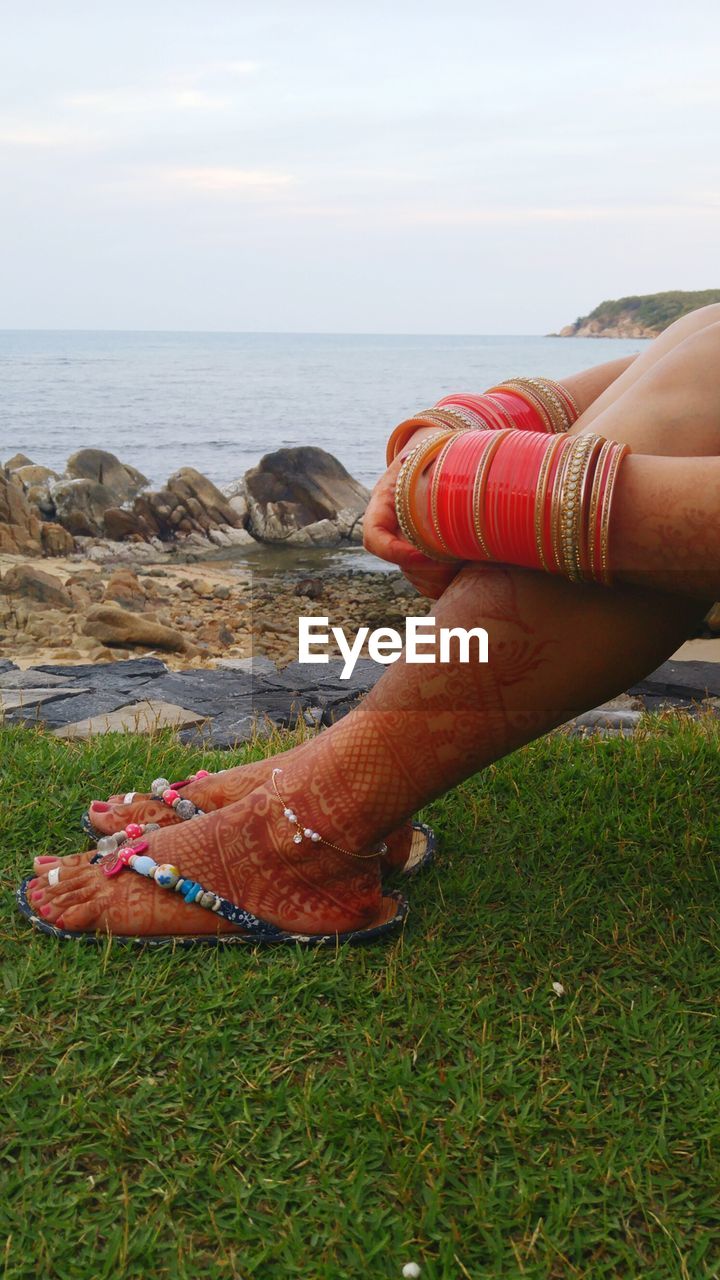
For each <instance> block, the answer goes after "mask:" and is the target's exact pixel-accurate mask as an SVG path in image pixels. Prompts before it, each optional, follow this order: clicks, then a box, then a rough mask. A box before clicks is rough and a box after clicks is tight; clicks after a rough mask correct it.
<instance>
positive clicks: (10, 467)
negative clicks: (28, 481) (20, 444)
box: [5, 453, 35, 474]
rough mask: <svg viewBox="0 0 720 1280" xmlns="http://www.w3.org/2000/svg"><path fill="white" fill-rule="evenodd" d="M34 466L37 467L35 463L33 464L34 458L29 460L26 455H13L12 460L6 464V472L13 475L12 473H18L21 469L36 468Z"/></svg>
mask: <svg viewBox="0 0 720 1280" xmlns="http://www.w3.org/2000/svg"><path fill="white" fill-rule="evenodd" d="M34 466H35V463H34V462H33V460H32V458H28V456H27V454H26V453H16V454H14V455H13V457H12V458H9V459H8V461H7V462H6V463H5V470H6V471H7V472H8V473H9V474H12V472H14V471H17V470H18V468H19V467H34Z"/></svg>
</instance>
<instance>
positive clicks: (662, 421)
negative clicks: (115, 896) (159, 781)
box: [91, 306, 720, 859]
mask: <svg viewBox="0 0 720 1280" xmlns="http://www.w3.org/2000/svg"><path fill="white" fill-rule="evenodd" d="M719 324H720V306H709V307H701V308H700V309H699V310H697V311H693V312H692V313H691V314H690V315H687V316H684V317H683V318H682V319H681V320H677V321H676V322H675V323H674V324H672V325H670V327H669V328H668V329H666V330H665V332H664V333H662V334H661V335H660V336H659V337H658V338H656V339H655V341H654V342H652V343H649V344H648V345H647V347H646V348H645V350H644V351H642V352H641V354H640V355H639V356H638V357H637V358H636V359H635V360H634V361H633V363H632V365H630V367H629V368H628V369H626V371H625V372H624V373H622V374H621V375H620V376H619V377H617V378H615V379H614V381H613V382H612V383H611V384H610V386H608V387H607V390H606V391H604V392H603V393H602V394H601V395H600V397H599V398H597V392H598V385H597V384H596V381H595V379H596V375H597V372H598V371H597V370H594V369H588V370H586V371H584V372H583V373H579V374H572V375H570V376H569V377H567V378H565V379H563V382H564V384H565V385H566V386H567V388H568V390H570V391H571V393H572V394H573V395H574V396H575V397H576V399H578V401H579V403H580V404H581V405H588V404H590V401H593V403H591V404H590V407H589V408H587V409H586V410H585V412H584V413H583V414H582V415H581V417H580V419H579V420H578V422H577V423H576V425H575V427H574V429H573V431H574V432H578V431H582V430H586V429H589V428H590V424H592V429H593V430H600V428H599V427H598V425H597V418H598V415H599V413H600V412H601V411H602V412H604V413H605V414H609V413H610V414H611V416H610V417H609V418H607V419H606V418H605V417H604V418H603V428H602V434H605V435H613V432H614V433H615V435H614V438H617V439H624V436H623V435H622V431H623V430H624V424H625V422H626V420H627V417H628V412H630V413H631V414H632V417H633V447H634V449H635V450H636V451H638V452H647V453H662V454H668V455H673V454H675V455H679V454H683V455H686V456H687V455H690V454H696V455H703V454H708V453H713V452H716V451H717V448H718V443H717V442H718V440H720V431H718V428H717V424H713V423H710V424H705V423H704V422H703V421H701V417H702V414H703V413H704V412H706V407H707V401H708V389H707V381H708V378H707V362H708V360H709V361H710V362H711V363H712V364H713V365H714V366H715V367H716V368H717V369H718V378H717V383H718V399H717V404H718V405H720V342H718V339H717V333H718V325H719ZM711 326H714V331H713V334H712V335H709V341H708V342H707V343H700V344H696V345H695V347H694V348H692V347H690V346H688V345H685V346H684V345H683V344H686V343H687V339H689V338H692V337H694V336H695V335H698V334H701V333H702V332H703V331H704V330H706V329H708V328H709V327H711ZM681 347H682V348H683V349H682V350H679V348H681ZM671 354H672V356H673V359H672V360H669V359H668V357H669V356H670V355H671ZM661 361H662V362H663V370H662V373H661V372H660V371H659V370H658V369H657V368H656V366H657V365H658V364H659V363H660V362H661ZM699 365H700V366H703V367H705V368H706V372H705V375H704V376H702V377H700V378H699V379H698V378H697V376H696V372H695V370H696V368H697V367H698V366H699ZM609 367H610V366H602V367H601V370H606V369H607V368H609ZM651 373H652V379H650V378H649V377H648V375H650V374H651ZM607 376H608V375H607V373H606V372H605V373H603V374H602V385H605V384H606V382H607ZM643 379H646V380H647V386H646V387H645V384H643V387H644V390H643V399H642V401H639V400H638V399H637V397H634V398H633V400H632V401H631V402H630V403H629V404H628V405H626V404H625V403H624V400H625V396H626V395H627V394H628V393H629V392H630V391H631V390H632V389H633V388H634V387H635V386H636V385H637V384H638V383H640V382H641V381H642V380H643ZM680 383H683V384H684V385H683V386H680ZM663 387H665V388H666V391H663ZM663 396H667V397H668V398H667V400H666V405H665V407H664V410H663V413H662V414H661V415H660V416H658V400H659V399H660V398H662V397H663ZM603 406H604V408H603ZM611 411H612V412H611ZM680 422H682V424H683V425H682V429H680V427H679V425H678V424H679V423H680ZM618 433H619V434H618ZM308 745H309V744H308V743H305V744H302V745H301V746H300V747H297V748H294V749H293V750H294V751H301V750H305V749H306V748H307V746H308ZM286 758H289V757H288V756H287V753H286ZM276 763H277V761H276V759H275V758H274V757H273V758H271V759H268V760H260V761H257V762H255V763H253V764H249V765H238V766H235V767H234V768H231V769H228V770H227V772H225V773H223V774H222V775H215V776H213V777H210V778H205V779H202V780H200V781H198V782H196V783H193V784H191V785H190V786H189V787H187V788H186V789H185V790H184V792H183V794H184V795H186V796H187V798H188V799H189V800H192V801H193V803H194V804H197V805H198V806H199V807H200V808H201V809H204V810H205V811H206V812H212V811H213V810H215V809H219V808H221V807H223V806H224V805H228V804H233V803H235V802H236V801H238V800H241V799H242V798H243V797H244V796H246V795H248V794H249V793H250V792H251V791H254V789H255V787H257V786H259V785H260V784H261V783H262V782H264V781H266V780H267V779H268V777H269V776H270V773H271V771H272V768H273V767H274V765H275V764H276ZM108 803H109V808H108V807H106V805H107V804H108ZM91 819H92V822H93V825H94V826H95V827H96V828H97V830H99V831H101V832H105V833H110V832H114V831H120V830H122V828H123V827H125V826H126V824H127V823H128V822H157V821H158V820H160V821H162V822H163V823H164V824H165V823H167V824H168V825H169V824H170V823H171V822H173V821H174V820H175V819H174V818H173V816H172V815H171V814H170V813H169V811H168V810H167V809H166V808H165V806H164V805H162V804H160V803H159V802H158V801H155V800H152V799H150V798H149V797H148V796H147V795H140V796H138V797H137V798H136V799H135V800H134V801H133V802H132V804H129V805H126V804H124V803H123V799H122V797H121V796H111V797H110V801H109V802H103V801H99V802H98V801H93V803H92V805H91ZM408 839H409V834H408V832H407V830H406V831H405V832H404V833H403V834H401V835H399V837H398V838H397V840H396V842H395V844H396V853H397V857H398V858H399V859H401V858H402V853H403V849H404V845H405V844H407V841H408Z"/></svg>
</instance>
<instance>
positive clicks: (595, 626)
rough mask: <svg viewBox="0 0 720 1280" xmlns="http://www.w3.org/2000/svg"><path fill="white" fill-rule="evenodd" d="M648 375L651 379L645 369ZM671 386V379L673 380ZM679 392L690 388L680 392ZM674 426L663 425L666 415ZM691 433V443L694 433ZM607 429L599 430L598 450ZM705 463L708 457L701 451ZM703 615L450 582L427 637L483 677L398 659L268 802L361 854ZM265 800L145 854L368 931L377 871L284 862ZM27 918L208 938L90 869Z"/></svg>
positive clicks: (466, 574)
mask: <svg viewBox="0 0 720 1280" xmlns="http://www.w3.org/2000/svg"><path fill="white" fill-rule="evenodd" d="M658 370H659V366H658ZM676 372H677V374H678V376H679V377H680V378H681V379H682V374H683V369H682V365H681V366H680V368H679V369H678V370H677V371H676ZM686 385H687V384H686ZM667 405H668V400H667V387H666V382H665V378H664V375H663V374H661V373H659V372H658V373H656V375H655V381H654V382H652V381H650V374H648V379H642V380H639V381H638V383H637V385H636V387H635V388H634V389H633V390H630V391H628V392H627V394H626V395H625V396H624V397H623V410H622V413H620V414H619V417H618V416H617V415H616V421H615V423H614V427H615V431H616V434H620V435H621V436H622V438H623V439H627V440H628V441H629V442H630V443H631V444H633V443H634V432H635V419H636V418H637V422H638V424H639V425H638V434H642V433H644V432H645V431H646V424H647V423H648V422H649V421H652V422H654V424H655V427H656V429H657V430H658V431H659V432H660V434H661V435H662V432H663V431H664V430H665V429H666V427H667V425H668V423H667V421H666V412H667ZM672 412H673V416H672V419H671V421H672V423H673V424H675V423H676V422H677V418H676V417H675V416H674V415H675V406H674V405H673V409H672ZM700 425H701V429H702V431H703V432H704V431H705V419H704V418H703V419H702V422H701V424H700ZM612 426H613V423H612V422H611V421H610V419H609V416H608V420H607V422H606V421H605V418H603V419H602V420H600V421H598V422H597V423H596V429H597V430H598V431H601V432H605V433H606V434H609V435H612V434H613V432H612V430H611V427H612ZM715 447H716V444H715ZM702 612H703V606H701V607H699V606H698V604H697V602H695V603H693V602H691V601H688V600H683V599H681V598H679V597H676V596H672V595H666V594H661V593H658V592H656V591H647V590H640V589H636V588H622V587H621V588H618V589H612V590H608V589H606V588H602V587H596V586H592V585H583V586H577V585H573V584H570V583H568V582H566V581H564V580H561V579H557V578H551V577H547V576H545V575H543V574H540V573H535V572H532V571H528V570H514V569H507V568H503V567H499V566H471V567H467V568H465V569H463V570H462V571H461V572H460V573H459V574H458V576H457V577H456V579H455V580H454V582H453V583H452V584H451V586H450V587H449V588H448V590H447V591H446V592H445V594H444V595H443V597H442V599H441V600H440V601H439V602H438V605H437V608H436V612H435V617H436V622H437V625H438V626H445V627H450V628H453V627H463V628H465V629H470V628H472V627H478V626H482V627H485V628H486V630H487V631H488V635H489V659H490V660H489V663H488V664H487V665H481V664H478V663H473V662H470V663H460V662H451V663H446V664H442V665H436V666H434V667H430V666H425V665H423V666H419V665H413V664H410V663H408V662H406V661H405V659H404V658H403V659H401V660H400V661H399V662H398V663H396V664H395V665H394V666H392V667H390V668H388V670H387V672H386V673H385V674H384V676H383V677H382V679H381V680H380V681H379V682H378V684H377V686H376V687H375V689H374V691H373V692H372V694H370V695H369V697H368V698H367V699H366V700H365V702H364V703H363V704H362V706H361V707H360V708H358V709H357V710H356V711H355V712H353V713H352V714H351V715H349V716H347V717H346V718H345V719H344V720H343V721H341V722H340V723H339V724H338V725H337V726H335V727H334V729H333V730H332V732H328V733H324V734H320V735H319V736H318V737H317V738H316V739H315V740H314V741H313V742H312V743H311V744H309V745H308V747H307V748H306V749H305V750H304V751H303V752H302V753H297V754H296V755H295V756H294V758H292V759H288V760H287V763H286V764H285V765H284V767H283V773H282V775H281V783H282V794H283V796H284V799H285V800H286V801H287V802H289V803H290V804H291V805H292V807H293V809H294V810H295V812H296V813H297V814H298V815H299V816H300V818H301V820H302V821H304V822H306V823H307V824H308V826H310V827H313V828H314V829H316V830H318V831H320V832H321V833H322V834H323V835H324V836H327V837H328V839H330V840H333V841H334V842H335V843H336V844H338V845H341V846H342V847H343V848H345V849H350V850H354V851H359V850H362V849H367V848H368V847H369V846H371V845H372V842H373V841H374V840H376V839H378V838H379V837H381V836H382V835H383V833H384V832H386V831H388V830H390V829H392V828H393V827H394V826H396V825H397V824H398V823H399V822H401V821H403V819H405V818H406V817H407V816H408V815H409V814H411V813H413V812H414V811H415V810H416V809H417V808H418V807H420V806H421V805H422V804H424V803H426V802H427V801H428V800H430V799H431V798H432V797H434V796H436V795H438V794H440V793H442V792H443V791H446V790H447V789H448V788H449V787H451V786H453V785H454V784H455V783H457V782H459V781H461V780H462V779H463V778H466V777H467V776H468V775H470V774H472V773H474V772H476V771H477V770H478V769H479V768H481V767H482V766H483V765H485V764H487V763H489V762H490V761H492V760H494V759H497V758H498V757H499V756H501V755H504V754H506V753H507V752H508V751H511V750H514V749H515V748H516V747H518V746H520V745H522V744H523V743H525V742H528V741H530V740H531V739H533V738H535V737H537V736H539V735H540V734H542V733H545V732H547V731H548V730H549V729H551V728H553V727H554V726H556V725H558V724H560V723H562V722H563V721H565V720H566V719H568V718H569V717H570V716H572V715H574V714H576V713H578V712H579V711H582V710H585V709H587V708H588V707H592V706H595V705H597V704H598V703H599V702H601V701H603V700H605V699H606V698H608V697H610V696H612V695H613V694H616V693H618V692H620V691H622V690H624V689H625V688H627V686H628V685H629V684H631V683H633V682H634V681H635V680H637V679H638V678H640V677H641V676H643V675H644V674H646V673H647V672H648V671H649V670H651V669H652V668H653V667H655V666H657V665H658V664H659V663H660V662H661V661H662V660H663V659H664V658H666V657H667V656H668V655H669V654H670V653H672V652H673V651H674V649H675V648H676V647H677V646H678V645H679V644H680V643H681V641H682V640H683V639H684V638H685V637H686V636H687V634H688V632H689V631H690V629H691V628H692V626H693V625H694V624H695V623H696V622H697V621H698V619H699V616H700V615H701V613H702ZM290 834H291V830H290V829H289V828H288V824H287V820H286V819H285V818H284V817H283V814H282V806H281V805H280V804H279V803H278V801H277V799H276V797H275V795H274V792H273V790H272V787H271V786H270V785H269V784H267V783H262V784H260V785H259V786H258V787H256V788H255V790H254V791H253V792H252V793H251V794H250V795H249V796H247V797H246V798H245V799H244V800H241V801H239V802H237V803H236V804H233V805H229V806H228V807H226V808H223V809H220V810H218V811H217V812H216V813H213V814H210V815H208V816H207V817H206V818H203V819H201V820H199V821H196V822H192V823H188V824H183V825H182V826H179V827H171V828H168V829H166V830H164V831H161V832H158V833H157V834H155V835H154V836H153V837H152V838H151V841H150V845H151V852H152V855H153V856H154V857H155V858H156V859H157V860H158V861H169V862H175V863H177V864H178V865H179V866H180V867H181V870H182V871H183V873H184V874H187V875H190V876H192V877H194V878H195V879H198V880H200V881H201V882H204V883H206V884H208V885H209V886H210V887H211V888H213V889H215V890H216V891H218V892H221V893H224V894H226V895H227V896H228V897H230V898H233V899H234V900H235V901H239V902H241V903H242V904H243V905H244V906H246V907H248V908H249V909H250V910H253V911H255V912H257V913H258V914H260V915H263V916H264V917H266V918H268V919H270V920H272V921H274V922H275V923H277V924H281V925H283V926H285V927H288V928H289V927H292V928H296V929H307V930H308V931H312V932H319V931H322V930H325V929H332V930H335V929H337V930H341V929H344V928H351V927H357V926H360V925H363V924H365V923H367V922H368V921H369V920H372V919H376V918H379V916H380V915H381V913H382V911H383V910H384V909H385V908H384V906H383V903H382V900H381V893H380V887H379V873H378V869H377V866H376V863H375V861H362V862H358V861H357V860H355V859H353V858H352V857H349V856H347V855H346V854H343V853H338V852H335V851H334V850H331V849H329V848H328V847H327V846H326V845H319V846H317V845H314V846H310V845H309V844H308V842H303V844H302V845H300V846H296V845H293V844H292V841H291V839H290ZM36 892H38V893H39V894H40V895H41V897H40V898H39V900H38V906H41V907H42V910H43V911H44V912H45V913H46V914H47V917H48V919H51V920H52V919H57V918H58V917H60V918H62V920H63V922H64V924H65V926H66V927H67V928H72V929H95V928H98V927H99V928H102V929H106V928H107V929H110V930H111V931H113V932H119V933H123V932H170V933H172V932H176V931H177V932H182V931H184V930H193V929H198V928H200V927H203V923H204V924H205V927H207V928H208V929H211V930H212V929H214V928H216V921H215V920H214V919H212V918H210V919H209V920H208V921H206V922H203V916H204V913H203V912H202V911H198V910H197V909H192V908H188V907H186V906H184V904H182V903H178V902H177V900H174V899H173V898H172V896H171V895H168V894H163V893H162V892H161V891H158V890H157V889H156V888H155V886H154V885H152V884H150V883H149V882H147V881H145V880H143V879H141V878H140V877H138V876H135V875H133V874H132V873H129V872H128V873H125V874H124V875H122V876H119V877H118V878H117V879H116V880H114V881H108V880H107V879H106V878H105V877H104V876H103V875H102V872H101V871H99V870H98V868H96V867H78V868H76V869H75V868H72V869H71V868H68V869H67V873H66V871H65V869H64V868H63V870H62V872H61V879H60V883H59V884H58V885H57V886H55V887H51V886H49V885H48V883H47V877H46V876H42V877H40V878H39V881H38V884H37V886H36Z"/></svg>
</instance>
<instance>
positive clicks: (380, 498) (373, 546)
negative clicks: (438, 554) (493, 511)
mask: <svg viewBox="0 0 720 1280" xmlns="http://www.w3.org/2000/svg"><path fill="white" fill-rule="evenodd" d="M416 443H417V442H416ZM409 447H412V442H411V444H410V446H409ZM402 462H403V459H402V457H398V458H395V460H394V462H391V464H390V466H389V467H388V469H387V471H386V472H385V474H384V475H382V476H381V477H380V479H379V480H378V482H377V484H376V485H375V488H374V489H373V491H372V495H371V497H370V502H369V503H368V508H367V511H366V512H365V519H364V521H363V529H364V535H363V543H364V546H365V550H366V551H369V552H370V553H371V554H372V555H375V556H379V557H380V559H381V560H388V561H389V562H390V564H396V565H398V566H399V568H400V569H401V570H402V572H403V573H404V575H405V577H406V578H407V580H408V582H411V583H412V585H413V586H414V587H415V590H416V591H419V592H420V595H423V596H428V597H429V599H431V600H437V599H438V597H439V596H441V595H442V593H443V591H444V590H445V589H446V587H448V586H449V585H450V583H451V582H452V580H453V578H454V577H455V575H456V574H457V573H458V571H459V570H460V569H461V568H462V565H461V564H460V562H459V561H458V562H457V563H453V564H441V563H440V562H439V561H437V560H431V559H430V557H429V556H426V555H423V553H422V551H418V550H417V548H416V547H413V546H411V544H410V543H409V542H408V541H407V540H406V538H405V537H404V536H403V534H402V533H401V531H400V529H399V527H398V522H397V516H396V514H395V483H396V481H397V476H398V472H399V470H400V467H401V466H402Z"/></svg>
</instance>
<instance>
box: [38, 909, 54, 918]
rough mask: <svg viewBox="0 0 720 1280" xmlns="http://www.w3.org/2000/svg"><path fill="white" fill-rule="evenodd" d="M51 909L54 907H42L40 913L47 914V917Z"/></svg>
mask: <svg viewBox="0 0 720 1280" xmlns="http://www.w3.org/2000/svg"><path fill="white" fill-rule="evenodd" d="M51 911H52V907H41V908H40V915H41V916H45V917H46V918H47V917H48V916H49V915H50V912H51Z"/></svg>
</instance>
